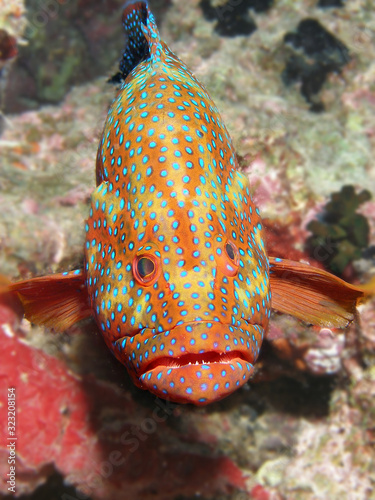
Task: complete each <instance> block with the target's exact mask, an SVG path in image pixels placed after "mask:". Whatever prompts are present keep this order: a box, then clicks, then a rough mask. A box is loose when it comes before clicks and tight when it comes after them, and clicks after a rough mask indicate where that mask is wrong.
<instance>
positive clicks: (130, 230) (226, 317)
mask: <svg viewBox="0 0 375 500" xmlns="http://www.w3.org/2000/svg"><path fill="white" fill-rule="evenodd" d="M234 180H235V181H236V180H238V182H239V183H238V185H236V182H233V190H232V192H231V196H236V191H235V188H236V189H237V190H238V193H237V196H236V197H237V208H235V206H234V205H233V203H232V201H233V200H231V199H230V198H228V199H227V200H226V202H225V203H223V207H224V208H223V209H222V214H221V216H219V215H218V213H217V211H213V209H212V207H208V206H207V204H206V206H205V204H204V203H203V202H202V203H197V201H196V200H195V204H194V202H190V201H189V202H188V201H186V203H185V204H184V205H183V204H182V203H180V202H178V201H176V200H174V199H173V198H172V199H170V200H168V203H167V205H166V204H165V203H163V200H159V202H158V200H157V195H155V199H154V203H151V204H150V206H152V207H153V209H152V210H151V209H146V210H143V211H142V207H141V210H140V211H139V212H138V215H136V214H135V212H134V208H132V205H131V204H127V202H126V200H124V199H123V198H120V197H118V196H116V193H115V191H114V188H113V186H112V184H111V183H110V182H102V183H101V184H100V186H99V187H98V188H97V190H96V192H95V193H94V196H93V197H92V207H91V211H90V219H89V220H88V221H87V227H86V229H87V241H86V272H87V286H88V291H89V297H90V300H91V307H92V309H93V312H94V315H95V318H96V321H97V323H98V325H99V327H100V329H101V331H102V334H103V336H104V339H105V341H106V343H107V345H108V346H109V348H110V349H111V350H112V352H113V353H114V355H115V356H116V357H117V358H118V359H119V360H120V361H121V362H122V363H123V364H124V365H125V366H126V368H127V370H128V372H129V374H130V375H131V377H132V379H133V381H134V383H135V384H136V385H138V386H139V387H142V388H144V389H148V390H149V391H150V392H152V393H154V394H156V395H158V396H160V397H162V398H164V399H170V400H172V401H175V402H182V403H193V404H196V405H204V404H208V403H210V402H212V401H216V400H219V399H222V398H223V397H225V396H227V395H228V394H230V393H232V392H233V391H235V390H236V389H238V388H239V387H240V386H242V385H243V384H244V383H245V382H247V381H248V379H249V378H250V376H251V375H252V373H253V365H254V363H255V361H256V359H257V356H258V354H259V350H260V346H261V343H262V339H263V335H264V332H265V330H266V328H267V324H268V318H269V314H270V292H269V282H268V279H269V278H268V260H267V257H266V254H265V250H264V245H263V239H262V229H261V224H260V219H259V216H258V214H257V211H256V209H255V207H254V206H253V204H252V202H251V198H250V194H249V192H248V188H247V187H246V180H245V179H244V178H243V176H242V175H241V174H239V173H238V172H235V173H234ZM243 189H245V190H247V194H246V192H245V193H244V194H243V195H241V197H240V196H239V194H240V191H242V190H243ZM150 196H151V200H152V198H153V197H152V193H151V194H150V193H148V196H147V199H148V200H149V201H150ZM240 200H242V201H240ZM193 201H194V200H193ZM158 203H159V210H157V209H156V208H155V206H156V205H157V204H158ZM186 204H187V205H188V206H186ZM146 208H147V207H146ZM224 212H225V213H224ZM142 214H143V215H142Z"/></svg>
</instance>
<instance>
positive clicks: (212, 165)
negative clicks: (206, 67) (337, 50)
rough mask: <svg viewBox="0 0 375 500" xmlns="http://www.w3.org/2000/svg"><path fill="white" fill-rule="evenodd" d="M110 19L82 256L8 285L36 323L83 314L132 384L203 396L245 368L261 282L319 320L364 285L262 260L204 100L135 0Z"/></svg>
mask: <svg viewBox="0 0 375 500" xmlns="http://www.w3.org/2000/svg"><path fill="white" fill-rule="evenodd" d="M123 21H124V27H125V31H126V33H127V35H128V46H127V49H126V51H125V53H124V57H123V60H122V63H121V66H120V69H121V77H122V78H123V79H124V82H123V84H122V86H121V89H120V91H119V93H118V95H117V97H116V98H115V100H114V102H113V103H112V106H111V108H110V110H109V112H108V117H107V120H106V123H105V127H104V131H103V135H102V139H101V142H100V145H99V150H98V156H97V184H98V187H97V189H96V190H95V192H94V194H93V196H92V201H91V210H90V215H89V219H88V220H87V223H86V248H85V269H84V271H83V272H81V271H75V272H73V273H63V274H61V275H56V276H52V277H45V278H36V279H34V280H29V281H27V282H20V283H17V284H15V285H12V287H11V288H12V289H13V290H15V291H17V292H18V293H19V296H20V298H21V300H22V302H23V304H24V307H25V311H26V315H27V317H29V318H30V319H31V320H33V321H35V322H40V323H44V324H47V325H50V326H53V327H55V328H60V329H61V328H66V327H67V326H69V325H70V324H72V323H74V322H75V321H77V320H79V319H81V318H83V317H86V316H88V315H91V314H92V315H93V316H94V318H95V320H96V323H97V324H98V326H99V328H100V330H101V332H102V335H103V337H104V339H105V342H106V344H107V345H108V347H109V348H110V349H111V351H112V352H113V353H114V355H115V356H116V357H117V359H119V360H120V361H121V362H122V363H123V364H124V365H125V366H126V368H127V370H128V372H129V373H130V375H131V377H132V379H133V381H134V383H135V384H136V385H137V386H139V387H142V388H144V389H148V390H149V391H151V392H152V393H154V394H156V395H157V396H160V397H162V398H167V399H170V400H172V401H176V402H182V403H193V404H196V405H203V404H207V403H210V402H212V401H216V400H219V399H221V398H223V397H225V396H227V395H228V394H230V393H232V392H233V391H234V390H236V389H237V388H238V387H240V386H242V385H243V384H245V383H246V382H247V381H248V379H249V378H250V376H251V375H252V373H253V370H254V363H255V362H256V359H257V357H258V354H259V350H260V347H261V344H262V340H263V337H264V334H265V331H266V329H267V325H268V320H269V316H270V311H271V290H270V287H271V289H272V291H273V292H274V295H275V298H274V299H273V303H272V306H273V307H274V308H276V309H278V310H280V311H282V312H288V313H291V314H294V315H296V316H297V317H299V318H302V319H306V320H307V321H312V322H316V323H319V324H327V325H331V326H345V325H346V324H347V323H348V322H349V321H350V320H351V319H352V318H353V314H354V311H355V306H356V302H357V299H358V298H360V297H362V296H363V292H362V291H361V290H359V289H358V288H356V287H353V286H351V285H348V284H346V283H344V282H343V281H342V280H339V279H338V278H336V277H334V276H332V275H330V274H329V273H326V272H324V271H321V270H317V269H314V268H310V266H307V265H303V264H300V263H292V262H289V261H281V260H280V259H271V273H270V270H269V269H270V268H269V260H268V257H267V254H266V251H265V246H264V235H263V229H262V224H261V220H260V216H259V211H258V209H257V208H256V207H255V206H254V204H253V202H252V200H251V196H250V190H249V182H248V180H247V178H246V177H244V176H243V175H242V174H241V173H240V172H238V170H237V162H236V155H235V152H234V149H233V146H232V142H231V139H230V137H229V134H228V131H227V130H226V128H225V125H224V124H223V122H222V119H221V117H220V115H219V113H218V111H217V109H216V107H215V105H214V103H213V101H212V100H211V98H210V97H209V95H208V93H207V91H206V90H205V89H204V87H202V85H201V84H200V83H199V82H198V81H197V80H196V78H195V77H194V76H193V75H192V74H191V73H190V71H189V70H188V69H187V68H186V66H185V65H184V64H183V63H182V62H181V61H180V60H179V59H178V58H177V57H176V56H175V55H174V54H173V53H172V52H171V51H170V49H169V48H168V47H167V46H166V45H165V43H164V42H162V41H161V40H160V36H159V33H158V30H157V28H156V25H155V22H154V18H153V15H152V13H151V12H150V10H149V8H148V5H147V2H145V1H143V2H134V1H133V2H127V4H126V6H125V9H124V16H123ZM36 293H38V299H36V298H35V297H36ZM43 294H44V295H43ZM43 296H44V297H45V301H43Z"/></svg>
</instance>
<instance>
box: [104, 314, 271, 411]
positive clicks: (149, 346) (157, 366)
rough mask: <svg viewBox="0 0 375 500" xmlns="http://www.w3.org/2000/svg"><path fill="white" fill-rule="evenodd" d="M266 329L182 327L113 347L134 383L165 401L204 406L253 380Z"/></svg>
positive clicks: (204, 324)
mask: <svg viewBox="0 0 375 500" xmlns="http://www.w3.org/2000/svg"><path fill="white" fill-rule="evenodd" d="M264 330H265V328H264V327H263V326H262V327H261V326H258V325H252V324H249V323H247V322H246V321H242V322H241V324H240V325H239V326H233V325H226V324H222V323H220V322H218V321H212V322H210V321H199V322H192V323H183V324H180V325H176V326H175V327H174V328H172V329H170V330H168V331H165V332H158V333H156V332H155V331H154V330H152V329H149V328H145V329H143V330H141V331H140V332H139V333H137V334H136V335H134V336H133V337H123V338H121V339H118V340H116V341H115V342H113V348H114V354H115V355H116V357H117V358H118V359H119V360H120V361H121V362H122V363H123V364H124V365H125V366H126V367H127V369H128V371H129V373H130V375H131V377H132V379H133V381H134V383H135V384H136V385H137V386H138V387H141V388H143V389H147V390H149V391H150V392H152V393H153V394H155V395H157V396H158V397H161V398H163V399H168V400H170V401H173V402H178V403H192V404H195V405H199V406H202V405H206V404H209V403H212V402H213V401H218V400H220V399H222V398H224V397H226V396H228V395H229V394H231V393H232V392H234V391H235V390H237V389H238V388H239V387H241V386H242V385H244V384H245V383H246V382H247V381H248V380H249V378H250V377H251V376H252V374H253V371H254V367H253V365H254V363H255V361H256V359H257V357H258V354H259V350H260V346H261V343H262V339H263V334H264Z"/></svg>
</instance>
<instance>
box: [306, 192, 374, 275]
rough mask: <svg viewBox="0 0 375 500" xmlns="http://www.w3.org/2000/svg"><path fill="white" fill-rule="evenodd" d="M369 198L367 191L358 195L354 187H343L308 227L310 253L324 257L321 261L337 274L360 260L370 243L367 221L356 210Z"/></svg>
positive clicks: (334, 194) (369, 194) (333, 195)
mask: <svg viewBox="0 0 375 500" xmlns="http://www.w3.org/2000/svg"><path fill="white" fill-rule="evenodd" d="M370 199H371V193H370V192H369V191H367V190H363V191H361V192H359V193H358V194H357V193H356V192H355V189H354V187H353V186H343V188H342V189H341V191H339V192H337V193H333V194H332V195H331V201H329V202H328V203H327V204H326V205H325V207H324V209H323V213H322V214H321V215H320V216H319V218H318V219H316V220H313V221H311V222H310V223H309V224H308V226H307V229H308V230H309V231H311V233H312V236H310V237H309V238H308V240H307V242H306V244H307V247H308V249H309V251H310V254H311V255H312V256H314V257H315V258H316V257H317V256H324V264H325V265H326V267H328V268H329V269H330V270H331V271H332V272H334V273H336V274H341V273H342V272H343V271H344V269H345V268H346V267H347V265H348V264H350V263H351V262H353V261H355V260H357V259H359V258H360V257H361V255H362V251H363V250H364V249H365V248H367V246H368V244H369V232H370V228H369V223H368V221H367V219H366V217H364V216H363V215H362V214H358V213H357V209H358V208H359V206H360V205H362V204H363V203H365V202H366V201H369V200H370Z"/></svg>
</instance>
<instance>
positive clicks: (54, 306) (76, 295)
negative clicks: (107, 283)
mask: <svg viewBox="0 0 375 500" xmlns="http://www.w3.org/2000/svg"><path fill="white" fill-rule="evenodd" d="M8 291H10V292H17V295H18V297H19V299H20V301H21V303H22V305H23V308H24V311H25V316H26V318H27V319H28V320H29V321H31V322H32V323H36V324H41V325H45V326H48V327H50V328H54V329H55V330H58V331H63V330H66V329H67V328H69V327H70V326H72V325H73V324H74V323H76V322H77V321H79V320H81V319H84V318H87V317H89V316H91V314H92V313H91V308H90V306H89V300H88V295H87V288H86V283H85V278H84V276H83V273H82V271H72V272H70V273H61V274H52V275H50V276H42V277H40V278H32V279H29V280H24V281H19V282H18V283H12V284H11V285H9V286H8Z"/></svg>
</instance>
